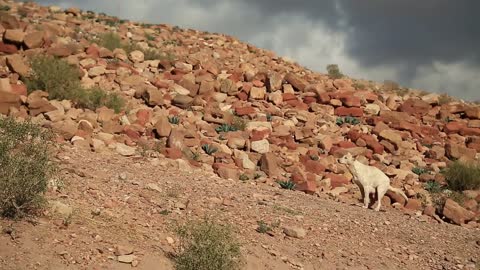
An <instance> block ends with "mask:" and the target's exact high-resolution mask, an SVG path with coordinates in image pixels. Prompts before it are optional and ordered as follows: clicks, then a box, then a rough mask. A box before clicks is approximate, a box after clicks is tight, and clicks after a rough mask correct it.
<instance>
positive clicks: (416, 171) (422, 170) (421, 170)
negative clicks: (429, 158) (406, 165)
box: [412, 167, 429, 175]
mask: <svg viewBox="0 0 480 270" xmlns="http://www.w3.org/2000/svg"><path fill="white" fill-rule="evenodd" d="M428 171H429V170H428V169H426V168H421V167H414V168H413V169H412V172H413V173H414V174H416V175H421V174H424V173H428Z"/></svg>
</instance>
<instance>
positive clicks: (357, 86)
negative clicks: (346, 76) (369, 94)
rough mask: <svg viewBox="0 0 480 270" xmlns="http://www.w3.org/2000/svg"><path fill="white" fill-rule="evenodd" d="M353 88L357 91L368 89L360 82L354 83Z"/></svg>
mask: <svg viewBox="0 0 480 270" xmlns="http://www.w3.org/2000/svg"><path fill="white" fill-rule="evenodd" d="M352 86H353V87H354V88H355V90H364V89H365V88H366V87H365V85H364V84H362V83H359V82H355V83H353V84H352Z"/></svg>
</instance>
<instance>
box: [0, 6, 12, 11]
mask: <svg viewBox="0 0 480 270" xmlns="http://www.w3.org/2000/svg"><path fill="white" fill-rule="evenodd" d="M10 9H12V8H11V7H10V6H7V5H2V6H0V11H9V10H10Z"/></svg>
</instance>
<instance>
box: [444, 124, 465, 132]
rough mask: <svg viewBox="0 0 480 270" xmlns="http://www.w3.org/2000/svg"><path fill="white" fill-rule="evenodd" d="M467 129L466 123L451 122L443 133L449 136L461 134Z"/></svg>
mask: <svg viewBox="0 0 480 270" xmlns="http://www.w3.org/2000/svg"><path fill="white" fill-rule="evenodd" d="M464 127H466V125H465V124H464V123H461V122H455V121H452V122H449V123H447V124H446V125H445V126H444V127H443V131H444V132H445V133H447V134H451V133H459V132H460V130H461V129H462V128H464Z"/></svg>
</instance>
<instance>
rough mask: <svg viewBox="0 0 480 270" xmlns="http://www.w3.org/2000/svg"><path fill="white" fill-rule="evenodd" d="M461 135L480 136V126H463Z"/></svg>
mask: <svg viewBox="0 0 480 270" xmlns="http://www.w3.org/2000/svg"><path fill="white" fill-rule="evenodd" d="M460 135H462V136H480V128H469V127H463V128H462V129H460Z"/></svg>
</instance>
